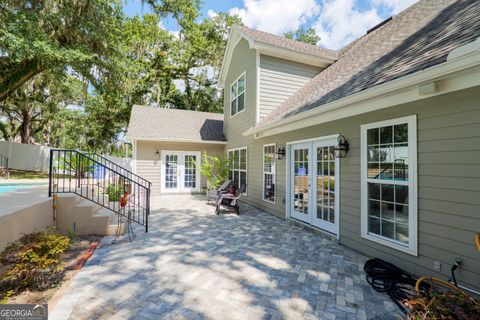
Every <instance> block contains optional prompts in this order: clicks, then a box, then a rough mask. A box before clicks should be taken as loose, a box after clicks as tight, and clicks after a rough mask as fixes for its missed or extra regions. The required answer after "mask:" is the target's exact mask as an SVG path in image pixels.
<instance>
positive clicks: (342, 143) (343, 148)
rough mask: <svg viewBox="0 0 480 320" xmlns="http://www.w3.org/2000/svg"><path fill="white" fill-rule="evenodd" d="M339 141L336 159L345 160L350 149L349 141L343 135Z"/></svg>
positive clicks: (336, 148) (339, 137)
mask: <svg viewBox="0 0 480 320" xmlns="http://www.w3.org/2000/svg"><path fill="white" fill-rule="evenodd" d="M337 141H338V145H337V146H336V147H335V157H337V158H345V156H346V155H347V152H348V148H349V146H348V141H347V140H346V139H345V137H344V136H342V135H339V136H338V138H337Z"/></svg>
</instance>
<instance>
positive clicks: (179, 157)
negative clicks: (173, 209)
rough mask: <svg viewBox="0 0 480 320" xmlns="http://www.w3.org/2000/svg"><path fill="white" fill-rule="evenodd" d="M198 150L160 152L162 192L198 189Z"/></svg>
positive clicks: (193, 190)
mask: <svg viewBox="0 0 480 320" xmlns="http://www.w3.org/2000/svg"><path fill="white" fill-rule="evenodd" d="M199 161H200V152H195V151H192V152H187V151H182V152H178V151H165V152H162V172H161V180H162V192H165V193H186V192H198V191H199V190H200V175H199V172H198V168H197V163H199Z"/></svg>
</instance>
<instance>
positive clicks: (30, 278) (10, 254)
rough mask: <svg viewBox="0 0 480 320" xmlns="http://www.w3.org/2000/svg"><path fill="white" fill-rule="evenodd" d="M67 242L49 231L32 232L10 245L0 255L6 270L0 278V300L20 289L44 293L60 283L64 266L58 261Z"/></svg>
mask: <svg viewBox="0 0 480 320" xmlns="http://www.w3.org/2000/svg"><path fill="white" fill-rule="evenodd" d="M69 247H70V239H69V238H68V237H66V236H63V235H61V234H59V233H56V232H53V231H44V232H34V233H30V234H26V235H24V236H22V237H21V238H20V239H19V240H17V241H15V242H12V243H10V244H9V245H8V246H7V247H6V248H5V250H4V251H3V252H2V253H1V254H0V263H2V264H3V265H5V266H6V270H5V271H4V272H3V274H2V275H1V278H0V300H4V299H5V298H8V296H10V295H12V292H15V293H16V292H19V291H21V290H23V289H26V288H29V289H35V290H45V289H48V288H52V287H54V286H56V285H58V283H60V282H61V280H62V279H63V275H64V270H65V266H64V264H63V262H62V261H61V260H60V257H61V256H62V254H63V253H64V252H65V251H66V250H68V248H69Z"/></svg>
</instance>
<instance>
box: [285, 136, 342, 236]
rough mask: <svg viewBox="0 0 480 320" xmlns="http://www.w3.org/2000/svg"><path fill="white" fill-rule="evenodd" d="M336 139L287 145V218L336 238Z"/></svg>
mask: <svg viewBox="0 0 480 320" xmlns="http://www.w3.org/2000/svg"><path fill="white" fill-rule="evenodd" d="M336 145H337V136H329V137H325V138H318V139H316V140H310V141H308V142H301V143H292V144H291V145H290V157H289V161H290V184H291V186H290V217H292V218H295V219H298V220H301V221H303V222H306V223H308V224H311V225H313V226H315V227H318V228H321V229H324V230H326V231H328V232H331V233H333V234H336V235H338V218H339V197H338V190H339V188H338V184H339V163H338V162H339V161H338V158H336V157H335V146H336Z"/></svg>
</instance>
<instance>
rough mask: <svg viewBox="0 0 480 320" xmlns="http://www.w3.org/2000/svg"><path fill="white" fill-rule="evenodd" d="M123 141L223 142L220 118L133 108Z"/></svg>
mask: <svg viewBox="0 0 480 320" xmlns="http://www.w3.org/2000/svg"><path fill="white" fill-rule="evenodd" d="M126 137H127V138H128V139H130V140H158V141H185V142H205V143H208V142H217V143H218V142H225V137H224V135H223V114H220V113H210V112H199V111H190V110H180V109H166V108H155V107H148V106H139V105H135V106H133V108H132V112H131V115H130V122H129V124H128V129H127V134H126Z"/></svg>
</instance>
